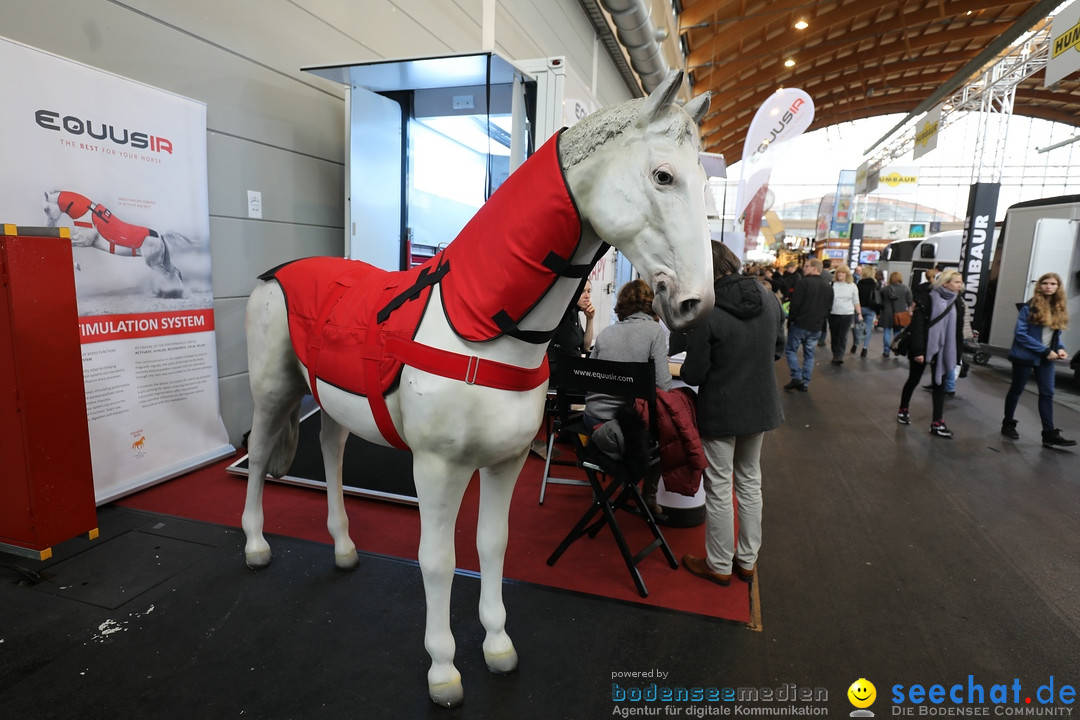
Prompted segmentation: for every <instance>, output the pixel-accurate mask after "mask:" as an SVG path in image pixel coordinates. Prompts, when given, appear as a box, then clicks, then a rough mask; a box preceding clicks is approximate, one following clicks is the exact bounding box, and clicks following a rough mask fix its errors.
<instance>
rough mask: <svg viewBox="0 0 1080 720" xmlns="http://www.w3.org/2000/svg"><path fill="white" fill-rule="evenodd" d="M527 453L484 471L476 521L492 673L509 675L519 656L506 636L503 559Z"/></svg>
mask: <svg viewBox="0 0 1080 720" xmlns="http://www.w3.org/2000/svg"><path fill="white" fill-rule="evenodd" d="M526 455H527V452H526V453H522V454H521V456H520V457H517V458H515V459H513V460H510V461H508V462H506V463H503V464H501V465H497V466H495V467H491V468H483V469H481V470H480V510H479V514H478V516H477V521H476V549H477V552H478V554H479V557H480V622H481V623H483V625H484V630H485V631H486V633H487V634H486V636H485V637H484V660H485V662H487V666H488V669H489V670H491V671H492V672H496V673H509V672H513V671H514V670H516V669H517V664H518V656H517V651H516V650H515V649H514V643H513V642H511V640H510V636H509V635H507V633H506V607H505V606H504V605H503V598H502V580H503V559H504V557H505V555H506V541H507V537H508V519H509V515H510V498H511V496H512V495H513V492H514V485H515V484H516V483H517V478H518V475H519V474H520V473H521V468H522V466H523V465H524V464H525V457H526Z"/></svg>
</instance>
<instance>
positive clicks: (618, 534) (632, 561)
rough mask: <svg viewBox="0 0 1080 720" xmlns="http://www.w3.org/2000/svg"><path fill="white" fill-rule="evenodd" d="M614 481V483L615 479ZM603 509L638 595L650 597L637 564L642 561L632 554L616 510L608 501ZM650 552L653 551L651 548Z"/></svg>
mask: <svg viewBox="0 0 1080 720" xmlns="http://www.w3.org/2000/svg"><path fill="white" fill-rule="evenodd" d="M612 482H613V483H614V481H612ZM602 509H603V511H604V518H605V519H606V520H607V524H608V526H609V527H611V534H612V535H614V536H615V544H616V545H618V546H619V553H620V554H621V555H622V558H623V562H625V563H626V569H627V570H629V571H630V577H632V578H633V579H634V585H635V586H636V587H637V591H638V595H640V596H641V597H649V591H648V590H647V589H646V588H645V580H644V579H642V577H641V572H640V571H638V569H637V564H638V563H639V562H641V560H640V559H639V558H635V557H634V556H633V555H631V554H630V546H629V545H627V544H626V538H625V537H623V533H622V528H620V527H619V521H618V520H616V519H615V511H614V510H613V509H612V507H611V505H609V504H608V503H604V505H603V508H602ZM649 552H652V551H651V550H650V551H649ZM646 554H648V553H646Z"/></svg>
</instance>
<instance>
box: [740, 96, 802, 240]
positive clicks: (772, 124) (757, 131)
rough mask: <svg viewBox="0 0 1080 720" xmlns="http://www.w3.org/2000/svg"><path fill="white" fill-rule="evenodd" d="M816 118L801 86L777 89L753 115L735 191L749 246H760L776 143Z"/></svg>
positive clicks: (779, 143) (787, 137)
mask: <svg viewBox="0 0 1080 720" xmlns="http://www.w3.org/2000/svg"><path fill="white" fill-rule="evenodd" d="M813 121H814V101H813V100H811V99H810V96H809V95H808V94H807V93H806V92H805V91H803V90H799V89H798V88H783V89H781V90H778V91H776V92H775V93H773V94H772V95H770V96H769V98H768V99H767V100H766V101H765V102H764V103H762V105H761V107H760V108H758V111H757V113H756V114H755V115H754V119H753V121H752V122H751V123H750V130H749V131H748V132H747V133H746V142H745V143H744V145H743V156H742V163H741V168H740V172H739V187H738V190H737V192H736V195H735V218H736V225H738V226H739V227H740V229H741V230H742V232H743V233H744V235H745V238H746V250H753V249H754V248H756V247H757V236H758V231H759V230H760V229H761V219H762V215H763V214H764V210H765V207H764V205H765V196H766V193H767V190H768V187H769V176H770V175H771V174H772V168H773V165H774V164H775V162H776V152H777V151H776V148H777V146H779V145H781V144H782V143H784V142H786V141H788V140H791V139H792V138H795V137H798V136H799V135H801V134H802V133H803V131H805V130H806V128H808V127H810V123H812V122H813Z"/></svg>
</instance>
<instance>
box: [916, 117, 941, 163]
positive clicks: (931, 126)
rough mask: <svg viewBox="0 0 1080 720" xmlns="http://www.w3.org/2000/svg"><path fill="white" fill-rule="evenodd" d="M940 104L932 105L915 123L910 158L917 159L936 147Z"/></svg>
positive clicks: (939, 126)
mask: <svg viewBox="0 0 1080 720" xmlns="http://www.w3.org/2000/svg"><path fill="white" fill-rule="evenodd" d="M941 111H942V105H938V106H936V107H934V108H933V109H932V110H931V111H930V112H928V113H926V115H924V116H923V118H922V120H919V122H918V123H917V124H916V125H915V149H914V151H913V152H912V154H911V159H912V160H918V159H919V158H921V157H922V156H923V155H925V154H926V153H928V152H930V151H931V150H934V149H936V148H937V140H938V132H939V131H940V130H941Z"/></svg>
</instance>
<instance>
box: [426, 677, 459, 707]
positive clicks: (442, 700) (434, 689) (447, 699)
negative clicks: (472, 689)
mask: <svg viewBox="0 0 1080 720" xmlns="http://www.w3.org/2000/svg"><path fill="white" fill-rule="evenodd" d="M428 695H429V696H430V697H431V702H433V703H435V704H436V705H438V706H439V707H444V708H454V707H458V706H459V705H461V703H462V702H463V701H464V700H465V690H464V688H462V687H461V681H458V682H448V683H440V684H438V685H428Z"/></svg>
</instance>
